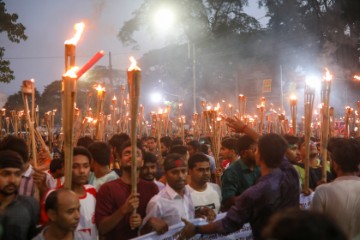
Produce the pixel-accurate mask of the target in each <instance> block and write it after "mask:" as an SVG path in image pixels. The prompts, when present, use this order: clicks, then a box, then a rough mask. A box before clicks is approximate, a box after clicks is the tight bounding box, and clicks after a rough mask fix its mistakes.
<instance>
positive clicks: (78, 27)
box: [65, 22, 85, 45]
mask: <svg viewBox="0 0 360 240" xmlns="http://www.w3.org/2000/svg"><path fill="white" fill-rule="evenodd" d="M84 27H85V24H84V23H83V22H79V23H77V24H75V25H74V29H75V30H76V33H75V35H74V37H73V38H71V39H69V40H66V41H65V44H66V45H76V44H77V42H78V41H79V39H80V37H81V34H82V33H83V31H84Z"/></svg>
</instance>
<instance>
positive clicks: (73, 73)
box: [63, 67, 79, 78]
mask: <svg viewBox="0 0 360 240" xmlns="http://www.w3.org/2000/svg"><path fill="white" fill-rule="evenodd" d="M78 69H79V67H72V68H70V69H69V70H67V72H66V73H65V74H64V75H63V76H64V77H70V78H77V75H76V72H77V71H78Z"/></svg>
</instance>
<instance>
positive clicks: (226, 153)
mask: <svg viewBox="0 0 360 240" xmlns="http://www.w3.org/2000/svg"><path fill="white" fill-rule="evenodd" d="M233 154H234V150H230V149H228V148H225V147H223V146H221V148H220V156H221V157H222V159H232V157H233Z"/></svg>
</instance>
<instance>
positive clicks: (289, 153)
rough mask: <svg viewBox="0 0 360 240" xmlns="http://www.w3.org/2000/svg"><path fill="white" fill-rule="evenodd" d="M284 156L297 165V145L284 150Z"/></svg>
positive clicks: (298, 154)
mask: <svg viewBox="0 0 360 240" xmlns="http://www.w3.org/2000/svg"><path fill="white" fill-rule="evenodd" d="M285 155H286V157H287V158H288V159H289V161H290V162H293V163H297V162H298V161H299V159H300V151H299V148H298V146H297V145H291V146H289V148H288V149H287V150H286V153H285Z"/></svg>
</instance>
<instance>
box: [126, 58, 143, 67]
mask: <svg viewBox="0 0 360 240" xmlns="http://www.w3.org/2000/svg"><path fill="white" fill-rule="evenodd" d="M129 60H130V62H131V65H130V67H129V69H128V71H141V69H140V68H139V67H138V66H137V65H136V60H135V58H134V57H133V56H131V57H130V58H129Z"/></svg>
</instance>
